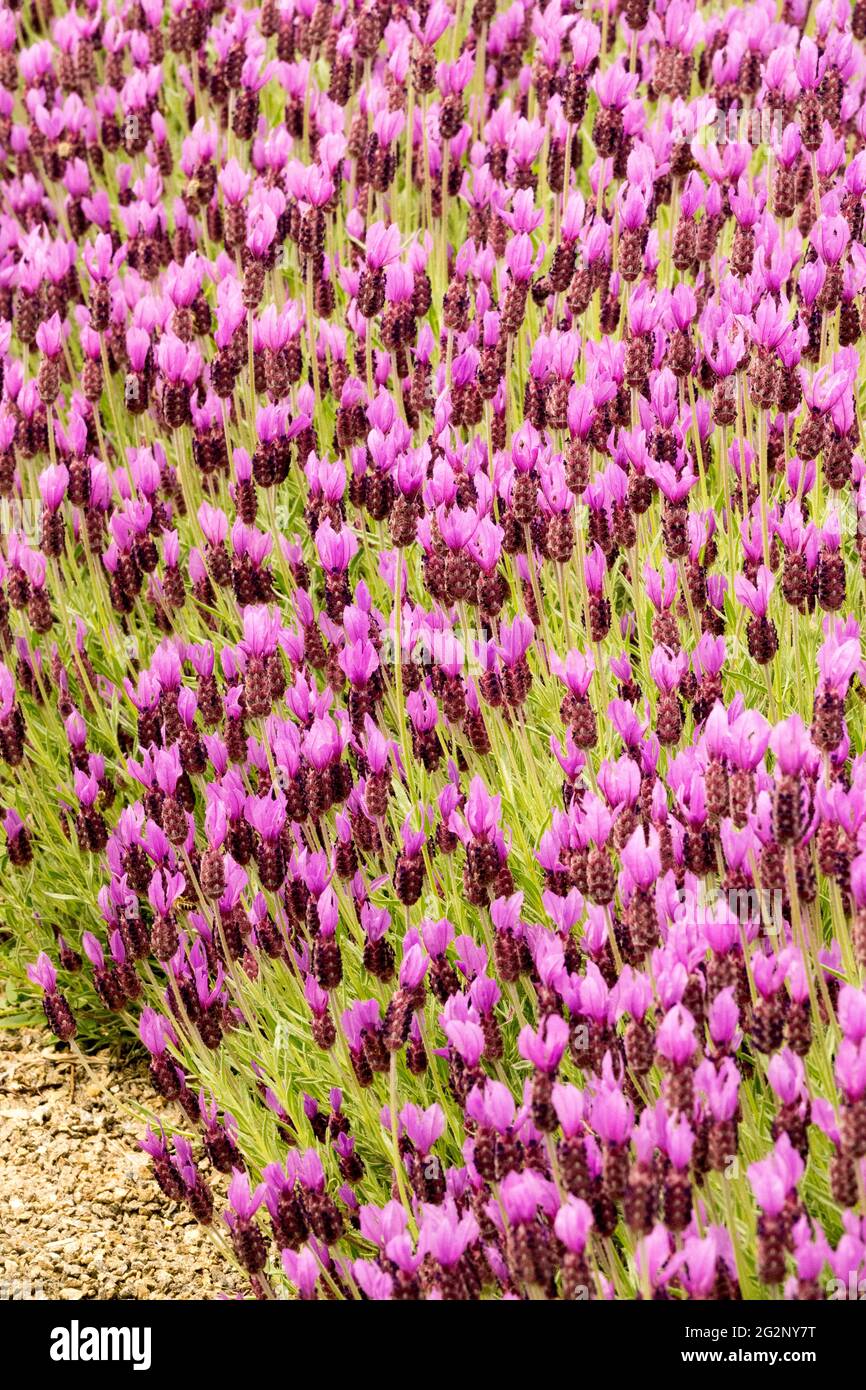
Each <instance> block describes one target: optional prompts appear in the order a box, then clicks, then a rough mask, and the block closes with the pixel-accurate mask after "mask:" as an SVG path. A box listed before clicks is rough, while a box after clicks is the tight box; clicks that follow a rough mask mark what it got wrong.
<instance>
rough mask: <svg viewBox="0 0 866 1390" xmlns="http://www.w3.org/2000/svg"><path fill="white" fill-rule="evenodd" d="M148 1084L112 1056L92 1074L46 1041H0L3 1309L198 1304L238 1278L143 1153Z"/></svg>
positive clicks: (15, 1036) (28, 1036) (150, 1099)
mask: <svg viewBox="0 0 866 1390" xmlns="http://www.w3.org/2000/svg"><path fill="white" fill-rule="evenodd" d="M120 1096H123V1097H124V1098H125V1099H126V1100H129V1101H134V1102H138V1103H139V1104H141V1105H145V1106H147V1107H149V1108H152V1107H153V1105H154V1093H153V1090H152V1088H151V1086H150V1085H149V1082H148V1078H147V1073H146V1071H145V1070H143V1069H142V1068H140V1067H135V1066H130V1065H129V1064H127V1065H125V1066H124V1065H122V1064H119V1063H118V1062H117V1061H116V1060H113V1059H112V1058H111V1057H110V1056H109V1055H108V1054H104V1055H97V1056H96V1057H94V1058H93V1059H92V1060H91V1062H90V1065H89V1066H87V1067H85V1066H83V1065H82V1063H81V1062H80V1060H78V1059H77V1058H76V1057H75V1056H74V1055H71V1054H70V1053H68V1052H64V1051H55V1049H54V1047H53V1046H52V1043H51V1039H50V1037H49V1036H48V1035H47V1034H44V1033H41V1032H32V1031H24V1032H20V1033H19V1032H6V1033H4V1032H0V1299H3V1298H22V1297H24V1298H27V1297H30V1298H40V1297H42V1298H63V1299H148V1298H159V1299H194V1298H215V1297H217V1296H218V1295H219V1294H220V1293H223V1294H229V1295H231V1294H233V1293H234V1292H235V1291H236V1290H237V1288H238V1287H239V1280H238V1276H237V1274H236V1272H235V1271H234V1270H233V1269H232V1268H231V1267H230V1266H229V1265H228V1264H227V1263H226V1261H225V1259H224V1257H223V1256H222V1254H221V1253H220V1251H219V1250H218V1249H217V1248H216V1246H215V1244H214V1243H213V1241H212V1240H211V1238H210V1237H209V1236H208V1234H207V1232H206V1231H205V1230H203V1229H202V1228H201V1227H200V1226H198V1225H197V1224H196V1222H195V1220H194V1219H193V1218H192V1217H191V1216H190V1215H189V1214H188V1213H187V1212H186V1211H185V1210H182V1209H181V1208H179V1207H176V1206H174V1205H173V1204H171V1203H169V1202H168V1201H167V1200H166V1198H165V1197H164V1196H163V1194H162V1193H161V1192H160V1190H159V1188H158V1187H157V1186H156V1183H155V1182H154V1180H153V1177H152V1176H151V1173H150V1167H149V1159H148V1158H147V1156H146V1155H145V1154H143V1153H142V1152H141V1150H140V1149H138V1148H137V1140H138V1139H139V1137H140V1136H141V1135H142V1134H143V1132H144V1125H145V1121H143V1120H139V1119H138V1118H137V1117H136V1116H135V1115H131V1114H129V1113H128V1112H127V1111H125V1110H124V1109H123V1108H121V1106H119V1105H118V1104H117V1098H118V1097H120Z"/></svg>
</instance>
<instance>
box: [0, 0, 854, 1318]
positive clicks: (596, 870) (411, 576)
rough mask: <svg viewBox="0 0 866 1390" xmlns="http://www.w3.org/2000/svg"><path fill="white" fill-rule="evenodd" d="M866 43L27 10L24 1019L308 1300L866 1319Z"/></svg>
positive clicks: (18, 428) (17, 679)
mask: <svg viewBox="0 0 866 1390" xmlns="http://www.w3.org/2000/svg"><path fill="white" fill-rule="evenodd" d="M864 36H866V5H864V3H863V0H857V3H856V4H855V5H854V6H853V8H852V7H851V6H850V5H849V4H848V3H846V0H842V3H830V0H821V3H818V4H816V5H814V6H810V5H809V4H808V3H807V0H786V3H785V5H784V6H783V8H782V10H781V11H780V12H779V13H777V5H776V0H755V2H754V3H752V4H750V5H748V6H730V7H727V8H719V9H717V10H714V11H712V12H708V11H705V10H700V9H697V8H695V7H694V6H693V4H692V3H691V0H669V3H667V4H666V5H659V6H656V7H654V8H653V9H652V12H650V6H649V4H648V3H647V0H624V3H622V4H620V5H614V4H608V3H606V2H605V3H604V5H603V6H600V5H598V4H593V5H589V6H587V7H585V8H584V7H582V6H580V5H573V4H569V3H568V0H548V3H547V4H546V5H541V4H540V5H537V6H536V5H532V4H529V3H528V0H515V3H514V4H512V5H510V6H509V7H508V8H504V7H503V8H502V9H500V10H497V7H496V5H495V3H493V0H475V3H474V5H468V4H466V5H462V4H458V6H457V7H456V10H455V11H452V10H451V9H450V8H449V7H448V5H447V4H446V3H444V0H432V3H429V2H428V0H423V3H419V4H418V6H417V8H412V7H410V6H408V5H405V4H403V3H402V0H393V3H392V0H376V2H375V3H367V4H363V5H362V4H361V3H356V4H354V5H350V4H347V3H346V0H335V2H334V3H332V0H285V3H283V4H278V3H277V2H276V0H264V3H263V4H262V6H261V8H260V9H254V8H251V7H247V6H244V5H241V4H237V3H234V0H230V2H229V3H228V4H225V3H221V4H219V5H217V4H216V3H213V4H192V3H187V0H172V3H171V5H170V6H165V5H164V4H163V3H162V0H141V3H128V2H127V0H123V3H118V0H112V2H111V3H109V4H108V5H106V6H104V7H100V6H97V5H96V4H90V3H81V4H80V5H76V6H75V7H74V8H70V9H68V10H65V11H63V12H62V13H52V6H51V0H45V2H44V3H38V4H36V5H34V6H32V7H27V8H25V9H22V10H18V9H15V10H4V11H2V12H0V83H2V86H0V178H2V187H3V214H2V218H0V353H2V369H3V386H2V403H0V495H2V507H3V512H2V518H3V540H2V558H0V645H2V664H0V760H2V775H0V799H2V820H3V826H4V830H5V836H4V846H3V848H2V850H0V870H2V883H3V893H4V900H5V901H4V917H5V926H6V929H7V930H8V931H11V933H12V934H13V936H14V946H13V948H12V949H11V951H10V950H9V948H7V965H8V969H9V971H10V972H12V973H13V974H14V972H15V971H16V970H18V969H23V967H24V966H25V965H26V966H27V974H28V976H29V980H30V982H31V983H32V987H33V988H34V989H35V990H37V991H38V992H39V993H40V994H41V997H42V1000H43V1003H44V1011H45V1015H46V1018H47V1020H48V1022H49V1024H50V1026H51V1028H52V1029H53V1031H54V1032H55V1033H56V1035H57V1036H58V1037H59V1038H60V1039H62V1040H64V1041H67V1042H73V1040H74V1039H75V1037H76V1030H79V1032H80V1034H81V1036H82V1037H84V1036H86V1037H93V1036H94V1035H100V1034H101V1033H102V1032H103V1030H105V1029H106V1028H107V1027H108V1026H110V1025H109V1023H108V1020H110V1019H111V1018H112V1017H113V1016H115V1017H116V1018H117V1020H118V1021H119V1026H122V1027H124V1028H127V1029H134V1030H136V1031H137V1033H138V1036H139V1037H140V1039H141V1042H142V1043H143V1045H144V1047H145V1048H146V1049H147V1052H148V1054H149V1057H150V1073H151V1077H152V1080H153V1085H154V1088H155V1091H156V1092H157V1093H158V1094H159V1095H160V1096H161V1097H162V1099H163V1101H165V1102H169V1103H173V1104H174V1106H175V1109H174V1112H173V1113H174V1114H175V1117H176V1124H175V1127H174V1129H173V1130H171V1132H164V1131H160V1130H154V1129H148V1132H147V1134H146V1136H145V1137H144V1139H143V1145H144V1147H145V1149H146V1150H147V1152H148V1153H149V1154H150V1156H151V1158H152V1161H153V1172H154V1175H155V1178H156V1180H157V1182H158V1183H159V1185H160V1187H161V1188H162V1190H163V1191H164V1193H165V1194H166V1197H167V1198H170V1199H172V1200H174V1201H178V1202H182V1203H187V1204H188V1205H189V1207H190V1208H191V1210H192V1211H193V1212H194V1213H195V1215H196V1217H197V1218H198V1220H199V1221H201V1222H202V1223H204V1224H206V1225H210V1224H213V1225H215V1226H216V1227H217V1228H219V1229H222V1230H223V1232H224V1234H226V1235H227V1236H228V1238H229V1239H230V1243H231V1246H232V1249H233V1251H234V1255H235V1258H236V1259H237V1261H238V1263H239V1265H240V1267H241V1268H242V1269H243V1270H244V1271H245V1272H246V1274H247V1275H248V1277H249V1284H250V1287H251V1289H252V1291H253V1293H254V1294H255V1295H256V1296H258V1297H272V1296H275V1295H277V1294H280V1293H283V1294H285V1293H286V1292H287V1291H288V1292H289V1294H290V1295H291V1296H293V1297H300V1298H304V1299H306V1298H314V1297H344V1298H358V1297H362V1298H372V1299H391V1298H393V1299H417V1298H445V1299H454V1298H477V1297H482V1296H483V1297H488V1298H489V1297H507V1298H537V1297H542V1298H563V1299H565V1298H572V1299H583V1298H588V1299H598V1298H611V1297H618V1298H665V1297H669V1296H675V1297H689V1298H695V1299H708V1298H713V1299H735V1298H740V1297H742V1298H759V1297H778V1296H779V1295H780V1294H783V1295H784V1296H785V1297H789V1298H803V1299H815V1298H820V1297H823V1296H824V1294H825V1292H826V1289H827V1285H828V1281H829V1280H830V1279H831V1278H835V1279H837V1280H842V1281H843V1282H845V1283H846V1285H847V1283H848V1281H849V1280H850V1277H851V1275H852V1274H854V1275H859V1274H860V1273H862V1272H863V1266H864V1260H866V1229H864V1221H866V1206H864V1203H866V1189H864V1176H866V1167H864V1160H866V993H864V990H863V988H862V976H863V972H864V970H866V839H864V832H863V830H862V828H861V827H862V824H863V821H864V816H866V754H864V713H863V698H864V695H866V669H864V663H863V657H862V654H861V631H860V622H859V620H858V614H857V609H858V606H859V603H860V601H861V599H862V593H863V588H862V586H863V583H864V578H863V576H864V574H866V546H864V545H863V543H862V540H861V516H862V515H863V513H864V511H866V490H864V489H866V482H864V478H866V466H864V460H863V456H862V455H861V453H860V452H859V449H860V443H861V440H860V425H859V413H860V400H861V394H862V393H861V346H860V345H861V312H862V309H863V294H864V289H866V244H864V235H866V234H864V208H863V196H864V193H866V148H864V144H866V102H864V84H866V55H864V50H863V46H862V40H863V38H864ZM754 114H757V115H758V117H759V118H760V119H758V120H757V121H751V120H749V117H750V115H754ZM763 117H766V120H764V119H763ZM740 118H742V120H741V119H740ZM755 132H757V133H758V136H759V138H763V136H761V132H764V135H765V136H766V137H767V143H764V144H761V143H757V142H756V141H755V140H754V138H753V137H754V135H755ZM73 1045H74V1044H73ZM214 1171H216V1172H218V1173H223V1174H225V1175H226V1176H227V1177H229V1178H230V1183H229V1186H228V1207H227V1209H226V1210H224V1211H223V1210H221V1209H220V1208H221V1203H219V1202H216V1201H215V1194H214V1185H213V1182H212V1174H213V1172H214Z"/></svg>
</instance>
